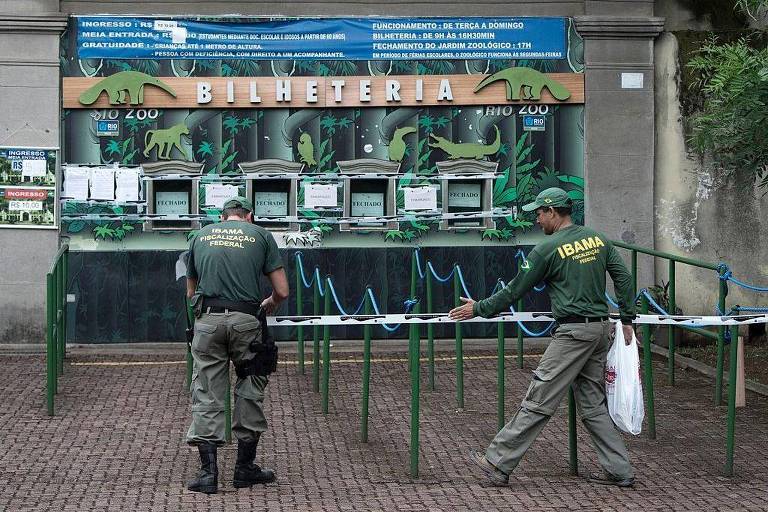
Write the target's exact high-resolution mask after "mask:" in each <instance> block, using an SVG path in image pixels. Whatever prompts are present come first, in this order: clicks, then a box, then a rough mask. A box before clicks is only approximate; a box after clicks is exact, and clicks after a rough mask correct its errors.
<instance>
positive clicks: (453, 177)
mask: <svg viewBox="0 0 768 512" xmlns="http://www.w3.org/2000/svg"><path fill="white" fill-rule="evenodd" d="M497 166H498V163H497V162H486V161H477V160H451V161H446V162H437V169H438V172H439V173H440V175H441V176H443V177H444V179H443V180H442V200H443V212H444V213H448V214H459V215H460V214H467V218H461V217H457V218H448V219H445V220H443V221H441V222H440V229H441V230H459V229H460V230H471V229H479V230H485V229H494V228H495V227H496V222H494V220H493V218H492V217H473V216H472V214H473V213H480V212H488V211H491V210H492V209H493V180H494V174H495V172H496V168H497Z"/></svg>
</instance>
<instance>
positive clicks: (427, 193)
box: [403, 187, 437, 210]
mask: <svg viewBox="0 0 768 512" xmlns="http://www.w3.org/2000/svg"><path fill="white" fill-rule="evenodd" d="M403 193H404V195H405V209H406V210H437V190H435V188H434V187H405V188H403Z"/></svg>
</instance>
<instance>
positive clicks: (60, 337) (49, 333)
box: [45, 244, 69, 416]
mask: <svg viewBox="0 0 768 512" xmlns="http://www.w3.org/2000/svg"><path fill="white" fill-rule="evenodd" d="M68 258H69V245H67V244H64V245H62V246H61V248H59V251H58V252H57V253H56V257H55V258H54V260H53V264H52V265H51V268H50V270H49V271H48V273H47V274H46V276H45V287H46V294H45V316H46V322H45V323H46V372H45V373H46V386H45V397H46V406H47V410H48V416H53V415H54V412H55V396H56V394H57V393H58V392H59V377H60V376H61V375H62V374H63V373H64V356H65V355H66V349H67V262H68Z"/></svg>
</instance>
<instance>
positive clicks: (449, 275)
mask: <svg viewBox="0 0 768 512" xmlns="http://www.w3.org/2000/svg"><path fill="white" fill-rule="evenodd" d="M427 268H428V269H429V271H430V272H432V275H433V276H435V279H437V280H438V281H440V282H441V283H447V282H448V281H449V280H450V279H451V278H452V277H453V273H454V272H455V271H456V267H453V268H452V269H451V273H450V274H448V276H447V277H440V276H439V275H437V272H435V267H433V266H432V262H431V261H428V262H427Z"/></svg>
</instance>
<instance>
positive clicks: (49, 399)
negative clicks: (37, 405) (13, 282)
mask: <svg viewBox="0 0 768 512" xmlns="http://www.w3.org/2000/svg"><path fill="white" fill-rule="evenodd" d="M45 289H46V293H45V326H46V358H45V369H46V371H45V377H46V384H45V398H46V400H45V402H46V406H47V409H48V416H53V413H54V394H55V387H56V368H55V366H54V364H55V361H56V360H55V357H56V349H55V348H54V339H53V308H54V304H53V275H52V274H50V273H49V274H46V276H45Z"/></svg>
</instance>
